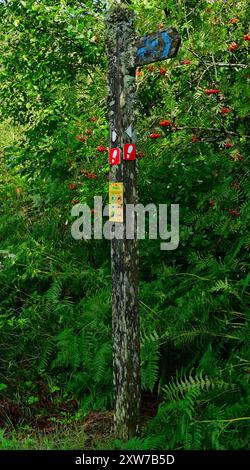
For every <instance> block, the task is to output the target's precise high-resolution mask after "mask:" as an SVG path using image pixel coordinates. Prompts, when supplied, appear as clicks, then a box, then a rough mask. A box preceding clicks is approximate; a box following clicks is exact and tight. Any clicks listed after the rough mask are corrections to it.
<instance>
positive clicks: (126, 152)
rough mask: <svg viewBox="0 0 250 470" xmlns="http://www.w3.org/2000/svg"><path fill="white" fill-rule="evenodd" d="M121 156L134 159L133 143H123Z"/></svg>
mask: <svg viewBox="0 0 250 470" xmlns="http://www.w3.org/2000/svg"><path fill="white" fill-rule="evenodd" d="M123 158H124V160H136V146H135V144H124V148H123Z"/></svg>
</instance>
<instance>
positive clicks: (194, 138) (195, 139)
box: [192, 135, 199, 143]
mask: <svg viewBox="0 0 250 470" xmlns="http://www.w3.org/2000/svg"><path fill="white" fill-rule="evenodd" d="M192 142H195V143H196V142H199V138H198V137H197V135H194V136H193V137H192Z"/></svg>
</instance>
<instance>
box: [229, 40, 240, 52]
mask: <svg viewBox="0 0 250 470" xmlns="http://www.w3.org/2000/svg"><path fill="white" fill-rule="evenodd" d="M238 47H239V44H237V42H234V41H233V42H231V43H230V44H229V46H228V50H229V51H230V52H233V51H236V49H238Z"/></svg>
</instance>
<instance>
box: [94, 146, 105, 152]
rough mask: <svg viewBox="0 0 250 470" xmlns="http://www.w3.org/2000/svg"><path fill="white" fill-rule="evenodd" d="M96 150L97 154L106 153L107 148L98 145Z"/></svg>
mask: <svg viewBox="0 0 250 470" xmlns="http://www.w3.org/2000/svg"><path fill="white" fill-rule="evenodd" d="M96 150H98V152H100V153H101V152H107V150H108V149H107V147H103V145H98V147H96Z"/></svg>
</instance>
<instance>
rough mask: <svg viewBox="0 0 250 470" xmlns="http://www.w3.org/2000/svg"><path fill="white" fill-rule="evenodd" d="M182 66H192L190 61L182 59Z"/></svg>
mask: <svg viewBox="0 0 250 470" xmlns="http://www.w3.org/2000/svg"><path fill="white" fill-rule="evenodd" d="M181 64H182V65H190V64H192V62H191V60H190V59H184V60H183V61H182V62H181Z"/></svg>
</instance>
